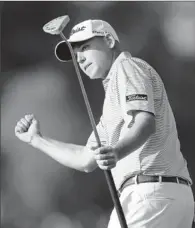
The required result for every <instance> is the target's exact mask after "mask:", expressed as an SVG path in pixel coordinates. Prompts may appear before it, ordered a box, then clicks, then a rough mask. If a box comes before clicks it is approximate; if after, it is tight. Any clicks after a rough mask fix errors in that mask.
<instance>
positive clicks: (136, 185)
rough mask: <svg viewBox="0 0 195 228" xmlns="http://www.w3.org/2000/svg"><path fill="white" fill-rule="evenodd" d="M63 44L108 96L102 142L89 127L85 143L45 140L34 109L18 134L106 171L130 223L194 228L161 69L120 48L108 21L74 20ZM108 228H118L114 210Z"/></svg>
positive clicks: (61, 54) (135, 227)
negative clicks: (67, 42) (99, 145)
mask: <svg viewBox="0 0 195 228" xmlns="http://www.w3.org/2000/svg"><path fill="white" fill-rule="evenodd" d="M68 41H69V42H70V43H71V45H72V47H73V50H74V53H75V55H76V59H77V62H78V64H79V67H80V69H81V70H82V71H83V72H84V73H85V74H86V76H88V77H89V78H90V79H101V80H102V83H103V87H104V90H105V100H104V104H103V109H102V115H101V117H100V120H99V123H98V125H97V131H98V134H99V137H100V141H101V145H102V147H101V148H98V147H97V143H96V138H95V135H94V133H93V132H92V133H91V135H90V136H89V138H88V140H87V142H86V145H84V146H83V145H74V144H67V143H64V142H59V141H56V140H53V139H49V138H46V137H44V136H43V135H42V134H41V131H40V124H39V121H38V120H37V119H36V118H35V116H34V115H33V114H29V115H25V116H24V117H23V118H21V119H20V120H19V121H18V123H17V124H16V127H15V134H16V136H17V137H18V138H19V139H20V140H21V141H23V142H26V143H28V144H29V145H31V146H33V147H34V148H36V149H38V150H40V151H42V152H44V153H45V154H47V155H49V156H50V157H52V158H53V159H55V160H56V161H58V162H60V163H61V164H63V165H64V166H67V167H70V168H73V169H76V170H80V171H83V172H91V171H93V170H95V169H96V168H97V167H99V168H100V169H102V170H109V169H111V172H112V175H113V178H114V182H115V185H116V188H117V190H118V192H119V194H120V202H121V205H122V208H123V211H124V214H125V218H126V221H127V225H128V227H131V228H157V227H158V228H191V227H192V222H193V215H194V199H193V194H192V189H191V185H192V180H191V178H190V175H189V171H188V168H187V163H186V160H185V159H184V157H183V155H182V153H181V150H180V142H179V139H178V134H177V128H176V123H175V118H174V115H173V112H172V109H171V106H170V104H169V100H168V97H167V94H166V91H165V88H164V85H163V82H162V80H161V78H160V76H159V74H158V73H157V72H156V71H155V69H154V68H153V67H152V66H150V65H149V64H148V63H147V62H145V61H144V60H142V59H139V58H135V57H132V56H131V54H130V53H129V52H124V51H122V50H121V49H120V41H119V38H118V36H117V34H116V32H115V30H114V29H113V28H112V27H111V25H110V24H108V23H107V22H105V21H102V20H87V21H84V22H81V23H79V24H77V25H76V26H74V27H73V29H72V31H71V33H70V37H69V39H68ZM64 45H65V43H63V42H61V43H60V44H59V45H58V46H57V48H56V55H57V57H58V58H59V59H62V60H63V61H69V60H71V55H70V52H69V51H68V49H67V48H65V47H64ZM62 50H63V51H62ZM108 227H109V228H120V224H119V221H118V217H117V214H116V211H115V209H113V211H112V213H111V216H110V221H109V224H108Z"/></svg>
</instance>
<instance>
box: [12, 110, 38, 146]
mask: <svg viewBox="0 0 195 228" xmlns="http://www.w3.org/2000/svg"><path fill="white" fill-rule="evenodd" d="M15 135H16V136H17V137H18V138H19V139H20V140H21V141H23V142H26V143H31V141H32V139H33V137H35V136H37V135H40V127H39V122H38V121H37V120H36V119H35V118H34V116H33V115H25V116H24V118H21V119H20V120H19V121H18V122H17V124H16V127H15Z"/></svg>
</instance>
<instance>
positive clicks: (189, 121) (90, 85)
mask: <svg viewBox="0 0 195 228" xmlns="http://www.w3.org/2000/svg"><path fill="white" fill-rule="evenodd" d="M0 12H1V77H0V86H1V90H0V91H1V226H2V228H35V227H36V228H62V227H63V228H92V227H93V228H104V227H106V225H107V223H108V220H109V214H110V212H111V210H112V206H113V205H112V201H111V199H110V195H109V192H108V189H107V184H106V182H105V179H104V175H103V173H102V172H101V171H99V170H97V171H95V172H93V173H90V174H85V173H80V172H78V171H74V170H71V169H68V168H66V167H63V166H62V165H60V164H58V163H57V162H56V161H54V160H52V159H51V158H50V157H48V156H46V155H44V154H43V153H41V152H39V151H37V150H35V149H33V148H31V147H29V146H27V145H26V144H24V143H22V142H21V141H19V140H18V139H17V138H16V137H15V136H14V127H15V124H16V122H17V121H18V120H19V119H20V118H21V117H23V116H24V115H25V114H27V113H34V114H35V116H36V117H37V118H38V119H39V120H40V123H41V130H42V133H43V134H44V135H46V136H48V137H51V138H54V139H57V140H60V141H64V142H68V143H76V144H83V145H84V144H85V143H86V141H87V138H88V136H89V134H90V133H91V126H90V123H89V119H88V116H87V112H86V108H85V105H84V102H83V98H82V94H81V91H80V87H79V84H78V81H77V76H76V74H75V70H74V67H73V65H72V63H66V64H64V63H60V62H58V61H57V59H56V58H55V55H54V48H55V45H56V44H57V43H58V42H59V41H60V37H58V36H50V35H49V34H46V33H44V32H43V30H42V27H43V25H44V24H45V23H47V22H48V21H50V20H52V19H54V18H56V17H58V16H61V15H67V14H68V15H69V16H70V18H71V21H70V23H69V25H68V26H67V28H66V29H65V31H64V34H65V35H68V34H69V32H70V30H71V27H72V26H73V25H75V24H76V23H78V22H80V21H82V20H86V19H90V18H91V19H103V20H106V21H108V22H109V23H110V24H112V25H113V27H114V28H115V29H116V31H117V32H118V35H119V38H120V40H121V45H122V49H123V50H127V51H130V52H131V54H132V55H133V56H136V57H140V58H142V59H144V60H146V61H148V62H149V63H150V64H151V65H152V66H153V67H154V68H155V69H156V70H157V71H158V72H159V74H160V75H161V77H162V80H163V82H164V84H165V87H166V90H167V93H168V96H169V100H170V103H171V106H172V109H173V111H174V114H175V118H176V121H177V127H178V133H179V138H180V141H181V148H182V152H183V154H184V156H185V158H186V160H187V161H188V167H189V170H190V173H191V176H192V179H193V180H194V178H195V167H194V165H193V164H194V159H195V154H194V148H195V140H194V135H195V120H194V117H195V105H194V103H195V102H194V98H195V14H194V12H195V2H132V1H131V2H115V1H110V2H107V1H103V2H95V1H93V2H79V1H78V2H77V1H72V2H65V1H60V2H52V1H51V2H49V1H48V2H36V1H34V2H28V1H27V2H0ZM83 80H84V84H85V88H86V91H87V94H88V96H89V101H90V104H91V107H92V110H93V113H94V116H95V119H96V121H98V119H99V117H100V115H101V110H102V102H103V99H104V92H103V88H102V84H101V81H98V80H97V81H96V80H95V81H90V80H89V79H88V78H87V77H86V76H84V75H83ZM193 190H194V186H193Z"/></svg>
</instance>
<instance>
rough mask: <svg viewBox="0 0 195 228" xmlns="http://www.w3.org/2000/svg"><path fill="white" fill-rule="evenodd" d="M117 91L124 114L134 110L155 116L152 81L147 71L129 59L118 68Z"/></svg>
mask: <svg viewBox="0 0 195 228" xmlns="http://www.w3.org/2000/svg"><path fill="white" fill-rule="evenodd" d="M117 72H118V89H119V94H120V95H119V96H120V101H121V102H120V103H121V106H122V108H123V112H125V114H127V113H131V112H132V111H134V110H140V111H147V112H151V113H153V114H154V115H155V109H154V96H153V86H152V79H151V78H150V75H149V72H150V71H149V70H147V68H145V67H140V66H138V65H137V64H136V63H134V62H133V61H132V60H130V59H125V60H123V61H122V62H121V63H120V64H119V66H118V70H117Z"/></svg>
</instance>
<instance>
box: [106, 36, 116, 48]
mask: <svg viewBox="0 0 195 228" xmlns="http://www.w3.org/2000/svg"><path fill="white" fill-rule="evenodd" d="M104 38H105V41H106V43H107V45H108V47H109V48H111V49H112V48H113V47H114V46H115V39H114V37H113V36H112V35H111V34H107V35H106V36H105V37H104Z"/></svg>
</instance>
